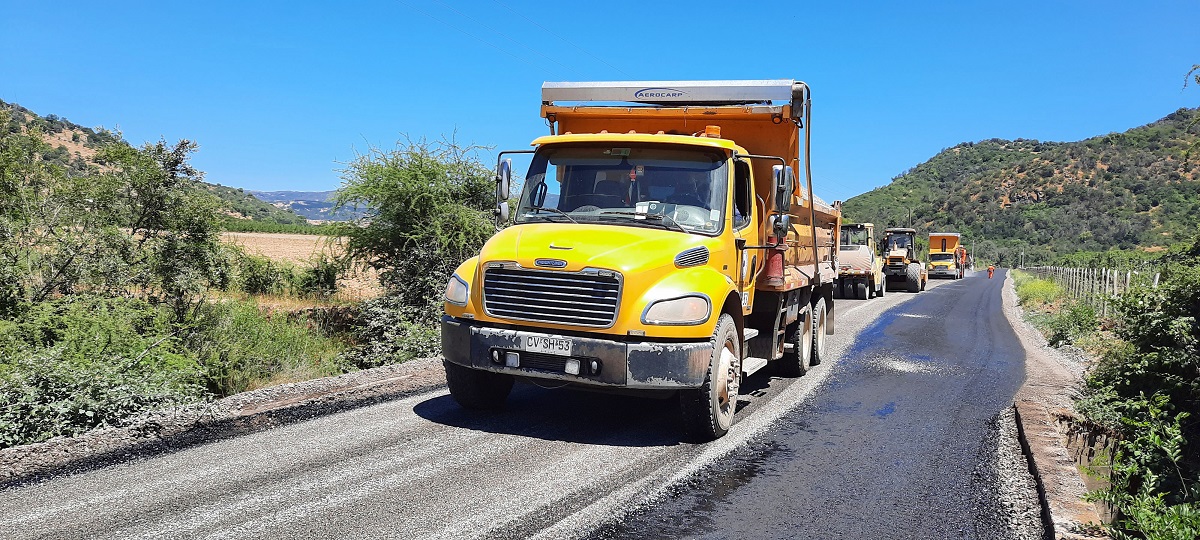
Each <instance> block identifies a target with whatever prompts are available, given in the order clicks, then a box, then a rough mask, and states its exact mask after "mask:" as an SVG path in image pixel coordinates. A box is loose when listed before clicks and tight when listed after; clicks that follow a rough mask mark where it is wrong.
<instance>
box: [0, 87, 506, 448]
mask: <svg viewBox="0 0 1200 540" xmlns="http://www.w3.org/2000/svg"><path fill="white" fill-rule="evenodd" d="M18 117H19V119H18ZM0 126H2V127H4V129H0V449H3V448H7V447H11V446H18V445H24V444H29V443H35V442H40V441H45V440H47V439H51V438H54V437H62V436H73V435H78V434H80V433H83V432H86V431H89V430H92V429H95V428H98V427H106V426H107V427H111V426H126V425H130V424H131V423H133V422H136V421H137V419H138V418H141V417H143V416H144V415H146V414H150V413H152V412H153V411H156V410H162V409H169V408H174V407H179V406H187V405H193V404H200V403H206V402H211V401H213V400H215V399H218V398H222V397H225V396H229V395H232V394H236V393H239V392H243V391H245V390H249V389H254V388H261V387H266V386H272V385H276V384H281V383H287V382H293V381H301V380H308V379H313V378H318V377H324V376H328V375H335V374H340V373H345V372H350V371H355V370H358V369H362V368H368V367H374V366H379V365H384V364H391V363H397V362H403V361H406V360H409V359H412V358H416V357H428V356H432V355H436V354H437V351H438V346H439V343H440V342H439V341H438V339H437V329H436V325H435V322H436V314H437V311H438V309H440V295H441V291H442V287H443V286H444V284H445V282H446V280H447V279H448V276H449V272H451V271H452V270H453V264H452V263H451V261H454V260H460V259H461V258H462V253H466V252H470V251H471V250H478V249H479V247H480V246H481V245H482V242H483V241H484V240H486V238H487V237H488V236H490V235H491V233H492V232H493V231H494V230H495V229H494V225H493V224H492V223H491V221H490V220H489V217H490V203H489V201H490V196H491V195H490V194H491V193H492V187H491V186H492V183H491V176H490V171H488V170H487V168H486V167H484V166H483V165H481V164H480V163H479V162H478V160H476V159H474V158H470V157H468V156H466V155H465V154H463V153H462V152H460V151H459V150H457V149H454V148H449V149H447V148H443V147H439V146H436V145H434V146H430V145H423V144H417V145H412V146H410V147H408V148H401V149H397V150H395V151H386V152H385V151H375V150H373V151H372V152H371V153H370V154H367V155H363V156H359V158H358V159H356V160H355V161H354V162H352V163H351V164H350V165H349V166H348V168H347V169H346V170H345V171H344V181H345V185H344V186H343V188H342V189H341V190H339V192H338V199H337V205H339V206H343V207H347V208H354V207H356V206H357V207H360V208H371V209H372V213H371V215H370V216H369V219H368V220H366V221H365V222H363V223H357V224H355V223H342V224H337V225H336V226H335V227H323V228H320V229H317V230H320V231H323V232H330V233H333V234H331V235H327V236H325V237H316V236H312V237H300V238H297V237H296V236H297V235H271V234H262V233H245V234H241V233H236V234H235V233H230V232H228V229H229V228H230V227H229V224H230V223H231V219H233V220H243V218H244V217H246V216H251V217H253V216H255V215H257V214H256V212H258V210H257V209H261V207H260V206H258V205H256V204H254V203H252V202H251V203H248V204H249V205H250V206H246V207H239V206H236V205H233V204H231V202H230V201H235V202H236V201H237V200H243V201H246V200H248V199H239V197H240V195H235V193H238V194H240V191H237V190H230V188H225V187H222V186H215V185H213V184H208V183H205V182H204V181H203V179H204V175H203V172H201V171H199V170H197V169H196V168H195V167H193V166H192V165H191V162H190V159H191V155H192V154H193V152H195V150H196V149H197V144H196V143H194V142H192V141H188V140H182V141H178V142H167V141H164V140H160V141H157V142H151V143H144V144H141V145H132V144H129V143H127V142H125V141H124V140H122V139H121V138H120V137H119V136H118V135H116V134H114V133H112V132H110V131H107V130H103V129H99V130H90V129H87V128H81V127H79V126H76V125H74V124H69V123H67V122H66V121H64V120H61V119H59V118H57V117H54V116H48V117H39V116H36V115H32V113H29V112H28V111H25V110H23V109H19V108H17V107H16V106H5V107H0ZM418 194H420V195H422V197H417V196H416V195H418ZM367 203H370V204H367ZM273 211H275V210H268V211H266V212H267V214H264V215H265V216H266V219H271V218H270V215H272V214H271V212H273ZM235 213H236V214H239V215H240V216H241V217H236V216H231V214H235ZM244 221H246V222H253V223H268V222H267V221H259V219H258V218H255V219H247V220H244ZM276 224H280V225H282V224H281V223H278V222H276ZM271 236H274V237H275V238H274V239H272V238H264V237H271ZM307 239H312V240H311V241H307ZM285 240H286V242H285ZM300 240H306V241H302V242H301V241H300ZM287 243H291V244H303V246H304V251H306V252H307V253H308V255H300V256H298V254H296V253H290V252H289V253H274V251H276V250H277V248H280V247H282V246H283V245H284V244H287ZM355 275H357V278H358V279H360V280H361V279H370V280H372V281H374V284H373V286H372V287H368V289H370V292H369V294H358V293H356V294H352V295H349V296H347V295H343V294H341V293H342V292H343V289H344V288H345V284H346V279H345V278H346V277H347V276H355ZM364 276H365V278H364Z"/></svg>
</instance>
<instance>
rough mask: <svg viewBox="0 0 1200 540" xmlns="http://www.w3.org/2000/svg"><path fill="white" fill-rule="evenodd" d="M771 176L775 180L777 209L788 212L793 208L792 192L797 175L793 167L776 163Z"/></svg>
mask: <svg viewBox="0 0 1200 540" xmlns="http://www.w3.org/2000/svg"><path fill="white" fill-rule="evenodd" d="M771 178H772V179H773V180H774V182H775V211H776V212H779V213H786V212H788V211H790V210H791V209H792V192H793V191H794V190H795V186H796V176H795V173H794V172H793V171H792V168H791V167H785V166H783V165H775V166H774V167H771Z"/></svg>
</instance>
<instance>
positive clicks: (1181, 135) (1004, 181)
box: [843, 109, 1200, 263]
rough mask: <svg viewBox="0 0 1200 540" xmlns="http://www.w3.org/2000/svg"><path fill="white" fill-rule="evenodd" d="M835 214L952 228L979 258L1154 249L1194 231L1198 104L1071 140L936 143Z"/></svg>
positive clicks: (1197, 222) (1199, 209) (1199, 165)
mask: <svg viewBox="0 0 1200 540" xmlns="http://www.w3.org/2000/svg"><path fill="white" fill-rule="evenodd" d="M843 209H844V213H845V219H847V220H848V221H855V222H873V223H875V225H876V227H877V228H878V229H880V230H882V228H883V227H896V226H913V227H916V228H917V229H918V230H919V231H921V232H922V234H924V233H927V232H931V231H935V232H940V231H946V232H959V233H962V234H963V235H964V238H965V239H966V241H967V242H968V243H971V242H974V243H975V244H976V245H977V246H978V247H980V248H981V251H980V254H981V255H983V256H984V257H987V258H989V259H991V260H995V259H997V258H998V259H1001V261H1002V262H1012V261H1015V260H1016V258H1017V257H1018V256H1019V254H1020V253H1021V252H1024V253H1025V255H1026V258H1025V261H1026V262H1027V263H1029V262H1039V261H1049V260H1052V259H1053V258H1055V257H1057V256H1060V255H1066V254H1069V253H1073V252H1076V251H1103V250H1108V249H1113V248H1120V249H1134V248H1137V249H1144V250H1150V251H1153V250H1158V249H1162V248H1163V247H1164V246H1167V245H1170V244H1173V243H1176V242H1180V241H1182V240H1185V239H1187V238H1189V237H1191V236H1193V235H1195V234H1197V232H1200V229H1198V227H1200V109H1180V110H1178V111H1176V112H1174V113H1171V114H1170V115H1168V116H1166V117H1165V118H1163V119H1161V120H1158V121H1156V122H1153V123H1151V124H1147V125H1145V126H1141V127H1137V128H1133V129H1130V130H1128V131H1126V132H1124V133H1110V134H1107V135H1100V136H1097V137H1092V138H1090V139H1085V140H1082V141H1078V142H1040V141H1036V140H1030V139H1017V140H1015V141H1008V140H1002V139H989V140H986V141H980V142H974V143H962V144H959V145H957V146H954V147H953V148H948V149H946V150H943V151H942V152H940V153H938V154H937V155H936V156H933V157H932V158H930V159H929V161H926V162H924V163H922V164H920V165H917V166H916V167H913V168H912V169H910V170H908V171H906V172H905V173H903V174H901V175H900V176H897V177H895V178H893V179H892V181H891V183H889V184H888V185H886V186H883V187H880V188H877V189H874V190H871V191H869V192H867V193H863V194H861V195H857V196H855V197H852V198H850V199H849V200H847V201H846V202H845V204H844V206H843Z"/></svg>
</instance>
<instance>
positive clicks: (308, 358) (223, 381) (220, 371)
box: [184, 302, 347, 396]
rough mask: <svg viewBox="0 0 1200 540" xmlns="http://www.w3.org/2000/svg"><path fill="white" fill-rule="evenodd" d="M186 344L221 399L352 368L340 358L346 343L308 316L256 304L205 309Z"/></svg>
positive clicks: (206, 306) (212, 388)
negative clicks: (273, 311) (295, 316)
mask: <svg viewBox="0 0 1200 540" xmlns="http://www.w3.org/2000/svg"><path fill="white" fill-rule="evenodd" d="M184 343H185V345H186V346H187V347H188V348H189V349H190V350H191V351H193V353H194V354H195V355H196V357H197V358H198V360H199V362H200V364H201V366H202V367H203V370H204V375H205V379H206V381H207V383H208V389H209V391H210V392H212V393H213V394H215V395H217V396H228V395H232V394H236V393H238V392H242V391H244V390H250V389H254V388H260V387H263V386H269V385H271V384H274V383H277V382H293V381H298V380H307V379H312V378H316V377H324V376H328V375H335V374H338V373H343V372H345V371H346V367H347V366H346V365H345V363H343V362H342V360H341V359H340V354H341V352H342V351H343V350H344V349H345V346H344V345H343V344H342V342H341V341H338V340H336V339H332V338H329V337H325V336H322V335H321V334H320V332H317V331H315V330H314V329H310V328H309V327H308V324H307V320H306V319H304V318H302V317H301V318H299V319H295V320H289V319H288V317H287V316H286V315H285V314H284V313H276V314H268V313H263V311H262V310H261V309H260V308H259V307H258V305H256V304H255V303H254V302H223V303H220V304H208V305H205V306H203V309H202V310H201V311H200V313H199V315H198V316H197V318H196V321H195V323H194V324H193V326H192V328H191V329H190V333H189V334H188V336H187V337H186V339H185V341H184Z"/></svg>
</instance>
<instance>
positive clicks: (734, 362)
mask: <svg viewBox="0 0 1200 540" xmlns="http://www.w3.org/2000/svg"><path fill="white" fill-rule="evenodd" d="M711 343H712V353H711V354H710V356H709V359H708V373H707V374H706V375H705V376H704V384H703V385H702V386H700V388H690V389H686V390H681V391H680V392H679V406H680V409H681V412H682V413H683V426H684V430H685V431H686V432H687V434H688V435H689V436H691V437H693V438H696V439H699V440H703V441H711V440H713V439H718V438H720V437H721V436H723V435H725V433H727V432H728V431H729V428H730V427H732V426H733V416H734V412H735V411H736V410H737V396H738V386H740V384H741V379H742V362H741V358H742V356H741V355H742V347H741V340H740V339H738V335H737V326H735V325H734V323H733V317H730V316H729V315H728V314H722V315H721V318H720V319H718V320H717V327H716V328H715V329H714V330H713V335H712V342H711Z"/></svg>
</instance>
